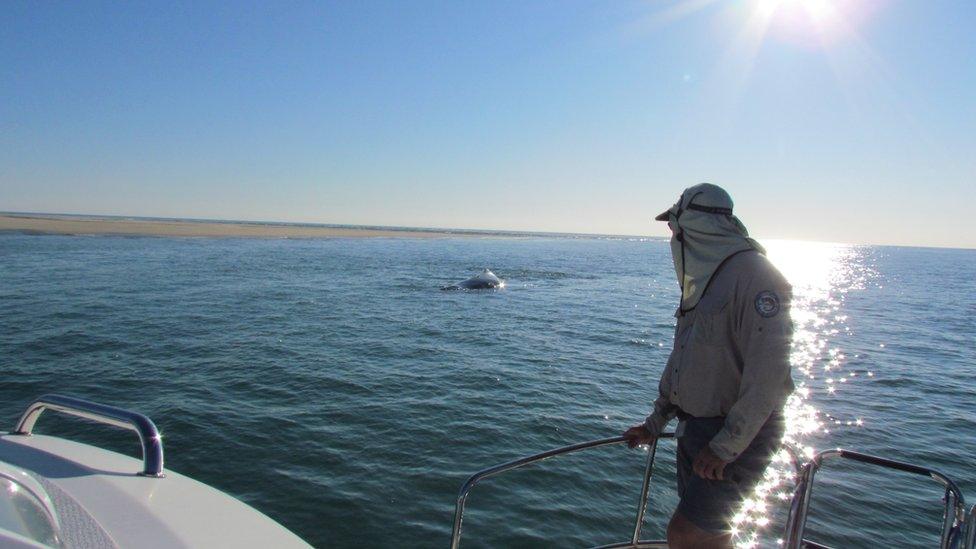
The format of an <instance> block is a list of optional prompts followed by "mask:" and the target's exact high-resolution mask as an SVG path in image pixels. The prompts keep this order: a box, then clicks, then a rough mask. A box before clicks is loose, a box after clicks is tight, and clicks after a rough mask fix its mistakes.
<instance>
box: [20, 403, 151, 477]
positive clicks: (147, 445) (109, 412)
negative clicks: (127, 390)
mask: <svg viewBox="0 0 976 549" xmlns="http://www.w3.org/2000/svg"><path fill="white" fill-rule="evenodd" d="M45 410H52V411H55V412H60V413H63V414H68V415H72V416H76V417H80V418H84V419H88V420H91V421H95V422H97V423H102V424H105V425H112V426H114V427H121V428H123V429H130V430H132V431H135V432H136V433H137V434H138V435H139V442H140V443H141V444H142V465H143V467H142V471H141V472H139V473H138V474H139V475H140V476H146V477H157V478H158V477H163V476H165V475H164V474H163V439H162V436H161V435H160V434H159V430H158V429H156V425H155V424H154V423H153V422H152V420H151V419H149V418H148V417H146V416H144V415H142V414H139V413H136V412H132V411H130V410H125V409H123V408H116V407H115V406H108V405H106V404H99V403H97V402H91V401H88V400H83V399H80V398H75V397H69V396H64V395H43V396H41V397H39V398H38V399H37V400H35V401H34V402H32V403H31V404H30V405H29V406H28V407H27V410H25V411H24V413H23V414H22V415H21V416H20V421H18V422H17V427H16V428H14V430H13V432H11V433H10V434H12V435H24V436H30V434H31V432H33V430H34V424H35V423H37V420H38V418H40V417H41V414H42V413H44V411H45Z"/></svg>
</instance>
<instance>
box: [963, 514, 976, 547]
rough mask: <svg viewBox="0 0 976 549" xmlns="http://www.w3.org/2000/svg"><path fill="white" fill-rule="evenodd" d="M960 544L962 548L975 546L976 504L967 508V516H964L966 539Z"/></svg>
mask: <svg viewBox="0 0 976 549" xmlns="http://www.w3.org/2000/svg"><path fill="white" fill-rule="evenodd" d="M962 546H963V548H964V549H974V548H976V504H974V505H973V506H972V508H971V509H970V510H969V517H967V518H966V539H965V542H964V543H963V545H962Z"/></svg>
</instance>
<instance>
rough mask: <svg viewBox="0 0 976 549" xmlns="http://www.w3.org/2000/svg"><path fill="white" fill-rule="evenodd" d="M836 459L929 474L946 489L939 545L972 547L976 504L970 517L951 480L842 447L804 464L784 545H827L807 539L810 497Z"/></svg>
mask: <svg viewBox="0 0 976 549" xmlns="http://www.w3.org/2000/svg"><path fill="white" fill-rule="evenodd" d="M834 458H843V459H849V460H853V461H857V462H861V463H866V464H869V465H874V466H879V467H884V468H886V469H894V470H897V471H903V472H906V473H912V474H916V475H922V476H927V477H931V478H932V479H934V480H936V481H937V482H939V483H940V484H941V485H942V486H943V487H944V489H945V496H944V498H943V500H944V502H945V509H944V511H943V513H944V514H943V521H942V533H941V535H940V537H939V547H940V548H941V549H955V548H964V549H973V547H974V538H976V507H974V508H973V510H972V511H971V512H970V513H969V516H968V517H967V515H966V503H965V500H964V498H963V495H962V492H961V491H960V490H959V487H958V486H957V485H956V483H955V482H953V481H952V479H950V478H949V477H947V476H946V475H944V474H942V473H940V472H939V471H936V470H934V469H929V468H927V467H921V466H918V465H913V464H910V463H903V462H900V461H894V460H890V459H886V458H882V457H877V456H871V455H867V454H861V453H858V452H852V451H849V450H841V449H837V450H826V451H823V452H820V453H819V454H817V455H816V456H814V457H813V459H811V460H810V462H809V463H807V464H806V465H804V467H803V472H802V473H801V474H800V478H799V481H798V482H797V485H796V489H795V491H794V495H793V501H792V503H791V505H790V514H789V518H788V519H787V523H786V534H785V536H784V539H785V540H786V543H785V547H786V548H787V549H801V548H807V547H816V548H822V547H826V546H824V545H821V544H819V543H816V542H812V541H810V540H807V539H804V538H803V536H804V532H805V530H806V522H807V515H808V514H809V512H810V498H811V495H812V493H813V480H814V477H815V476H816V474H817V471H819V470H820V468H821V467H822V466H823V463H824V462H825V461H826V460H828V459H834ZM963 536H965V539H963Z"/></svg>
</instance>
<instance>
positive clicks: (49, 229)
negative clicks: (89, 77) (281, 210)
mask: <svg viewBox="0 0 976 549" xmlns="http://www.w3.org/2000/svg"><path fill="white" fill-rule="evenodd" d="M0 232H19V233H26V234H60V235H129V236H179V237H214V238H219V237H228V238H235V237H236V238H242V237H243V238H369V237H395V238H438V237H451V236H470V235H474V234H477V233H469V232H465V231H462V232H452V231H449V230H436V229H429V230H428V229H399V228H383V227H362V228H360V227H342V226H331V225H314V224H284V223H283V224H277V223H258V222H254V223H252V222H243V221H234V222H225V221H196V220H168V219H167V220H160V219H141V218H114V217H97V216H90V217H89V216H74V215H45V214H0ZM479 236H484V235H483V234H481V235H479Z"/></svg>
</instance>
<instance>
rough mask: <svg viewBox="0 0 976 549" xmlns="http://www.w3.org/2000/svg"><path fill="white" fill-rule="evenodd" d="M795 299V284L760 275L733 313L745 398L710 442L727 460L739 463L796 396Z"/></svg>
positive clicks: (739, 296)
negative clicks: (792, 362) (793, 362)
mask: <svg viewBox="0 0 976 549" xmlns="http://www.w3.org/2000/svg"><path fill="white" fill-rule="evenodd" d="M776 274H778V273H776ZM791 299H792V292H791V290H790V287H789V285H788V284H787V283H786V282H785V281H783V280H781V279H778V277H775V276H770V275H759V276H756V277H754V278H753V279H752V280H749V281H748V282H747V283H746V284H744V285H743V286H742V287H741V290H740V291H739V292H737V294H736V304H735V305H736V306H735V308H734V309H733V312H732V314H733V315H734V318H733V333H734V336H735V337H734V343H735V346H736V350H737V352H738V353H739V355H740V357H741V359H742V378H741V380H740V382H739V395H738V399H737V400H736V402H735V404H733V405H732V408H731V409H730V410H729V412H728V414H727V415H726V417H725V426H724V427H723V428H722V430H721V431H719V433H718V434H717V435H715V437H714V438H712V440H711V442H710V443H709V447H710V448H711V449H712V451H713V452H714V453H715V455H717V456H718V457H719V458H721V459H722V460H723V461H726V462H731V461H735V459H736V458H738V457H739V455H740V454H741V453H742V452H743V451H744V450H745V449H746V448H747V447H748V446H749V444H750V443H751V442H752V439H753V438H755V436H756V433H758V432H759V429H760V428H761V427H762V426H763V424H764V423H765V422H766V420H767V419H768V418H769V416H770V414H772V413H773V411H775V410H777V409H779V408H781V407H782V406H783V404H784V402H785V401H786V398H787V397H788V396H789V395H790V393H792V392H793V379H792V377H791V375H790V345H791V342H792V339H793V323H792V321H791V320H790V301H791Z"/></svg>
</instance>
